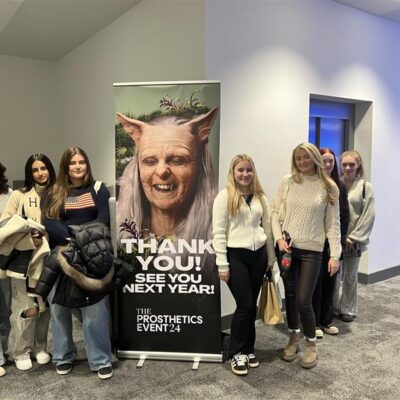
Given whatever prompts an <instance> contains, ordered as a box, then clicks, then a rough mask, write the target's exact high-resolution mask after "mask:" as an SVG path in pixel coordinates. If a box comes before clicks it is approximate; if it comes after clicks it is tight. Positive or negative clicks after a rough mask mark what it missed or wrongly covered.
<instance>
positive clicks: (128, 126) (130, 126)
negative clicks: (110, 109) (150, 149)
mask: <svg viewBox="0 0 400 400" xmlns="http://www.w3.org/2000/svg"><path fill="white" fill-rule="evenodd" d="M117 119H118V121H119V122H120V123H121V124H122V126H123V127H124V130H125V132H126V133H128V134H129V136H130V137H131V138H132V140H133V141H134V142H135V143H138V142H139V140H140V138H141V136H142V134H143V130H144V128H145V126H146V123H145V122H142V121H139V120H137V119H131V118H128V117H127V116H126V115H124V114H121V113H118V112H117Z"/></svg>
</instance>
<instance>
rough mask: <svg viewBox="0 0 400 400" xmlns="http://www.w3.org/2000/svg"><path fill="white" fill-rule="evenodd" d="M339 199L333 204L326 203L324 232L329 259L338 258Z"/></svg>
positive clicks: (340, 247)
mask: <svg viewBox="0 0 400 400" xmlns="http://www.w3.org/2000/svg"><path fill="white" fill-rule="evenodd" d="M339 225H340V223H339V199H336V201H335V204H331V203H328V204H327V206H326V211H325V232H326V237H327V238H328V242H329V248H330V253H331V257H337V259H339V258H340V256H341V254H342V245H341V244H340V226H339Z"/></svg>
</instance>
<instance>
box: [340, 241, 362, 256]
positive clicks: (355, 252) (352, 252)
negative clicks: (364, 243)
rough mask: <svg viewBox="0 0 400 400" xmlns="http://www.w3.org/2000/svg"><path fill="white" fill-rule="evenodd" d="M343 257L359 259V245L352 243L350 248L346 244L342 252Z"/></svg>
mask: <svg viewBox="0 0 400 400" xmlns="http://www.w3.org/2000/svg"><path fill="white" fill-rule="evenodd" d="M343 256H344V257H361V246H360V243H358V242H354V243H353V245H352V246H349V245H347V244H346V247H345V248H344V251H343Z"/></svg>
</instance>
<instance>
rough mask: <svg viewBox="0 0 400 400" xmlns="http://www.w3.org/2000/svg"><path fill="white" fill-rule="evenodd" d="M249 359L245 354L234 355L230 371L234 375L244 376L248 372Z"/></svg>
mask: <svg viewBox="0 0 400 400" xmlns="http://www.w3.org/2000/svg"><path fill="white" fill-rule="evenodd" d="M248 367H249V358H248V357H247V356H246V354H240V353H238V354H235V355H234V356H232V358H231V369H232V372H233V373H234V374H236V375H246V374H247V373H248V372H249V370H248Z"/></svg>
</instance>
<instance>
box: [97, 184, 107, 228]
mask: <svg viewBox="0 0 400 400" xmlns="http://www.w3.org/2000/svg"><path fill="white" fill-rule="evenodd" d="M109 198H110V192H109V190H108V189H107V187H106V185H104V183H102V184H101V186H100V189H99V191H98V192H97V198H96V205H97V210H98V211H97V218H96V221H99V222H103V223H104V224H105V225H107V226H110V209H109V206H108V199H109Z"/></svg>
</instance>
